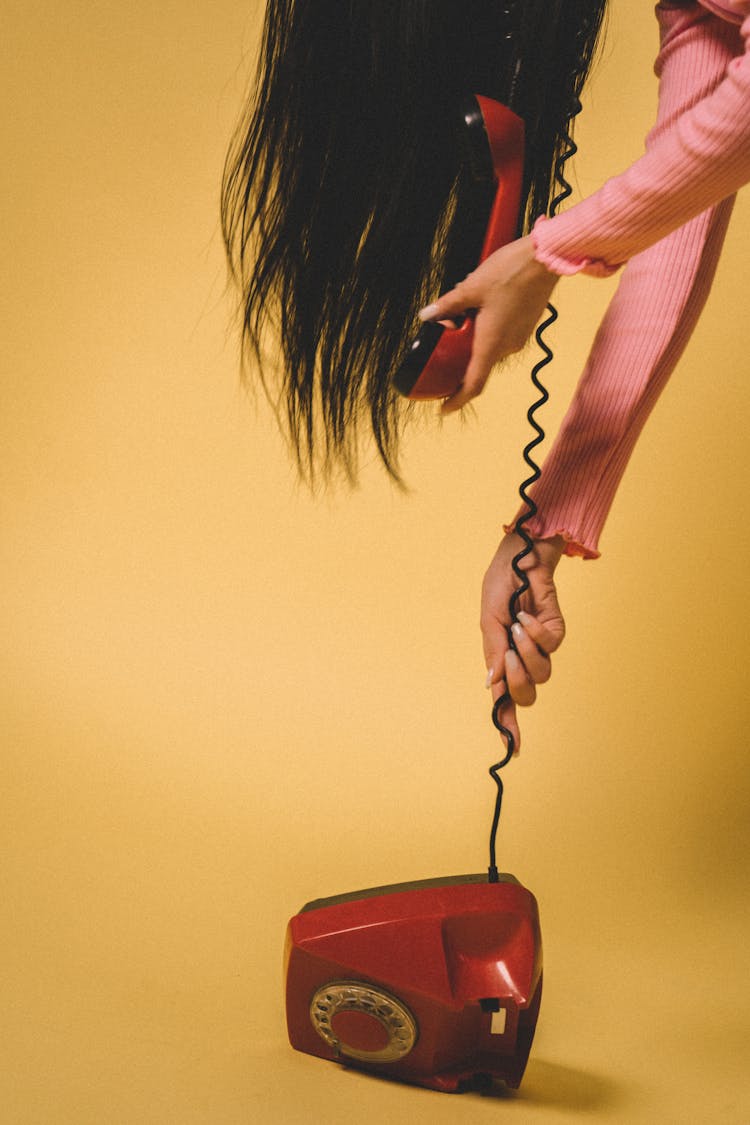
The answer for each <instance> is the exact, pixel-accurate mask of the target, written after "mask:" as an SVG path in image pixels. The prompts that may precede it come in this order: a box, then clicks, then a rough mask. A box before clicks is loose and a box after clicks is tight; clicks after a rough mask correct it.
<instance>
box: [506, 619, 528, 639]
mask: <svg viewBox="0 0 750 1125" xmlns="http://www.w3.org/2000/svg"><path fill="white" fill-rule="evenodd" d="M510 631H511V633H512V634H513V636H514V637H517V638H518V639H519V640H521V639H522V638H523V637H524V636H525V633H524V631H523V625H521V623H520V622H519V621H514V622H513V624H512V625H511V627H510Z"/></svg>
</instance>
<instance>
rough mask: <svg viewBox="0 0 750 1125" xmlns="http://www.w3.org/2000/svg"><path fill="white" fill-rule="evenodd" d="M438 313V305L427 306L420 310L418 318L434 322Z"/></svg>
mask: <svg viewBox="0 0 750 1125" xmlns="http://www.w3.org/2000/svg"><path fill="white" fill-rule="evenodd" d="M437 311H438V307H437V305H425V307H424V308H423V309H420V310H419V312H418V313H417V316H418V317H419V319H420V320H432V318H433V316H435V315H436V314H437Z"/></svg>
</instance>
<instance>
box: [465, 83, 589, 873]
mask: <svg viewBox="0 0 750 1125" xmlns="http://www.w3.org/2000/svg"><path fill="white" fill-rule="evenodd" d="M580 109H581V103H580V101H579V100H578V98H575V100H574V104H573V113H572V115H571V117H572V118H573V117H575V116H576V115H577V114H578V113H579V112H580ZM565 144H566V147H565V150H564V152H563V153H562V154H561V155H560V156H559V157H558V159H557V161H556V162H555V181H556V183H557V184H558V185H559V187H560V191H559V192H558V194H557V195H556V196H555V197H554V199H553V200H552V203H551V204H550V208H549V214H550V217H551V216H553V215H555V214H556V212H557V209H558V207H559V206H560V204H561V203H563V202H564V200H566V199H567V198H568V196H569V195H570V194H571V192H572V188H571V186H570V184H569V183H568V181H567V180H566V179H565V176H564V175H563V168H564V165H565V162H566V161H567V160H570V158H571V157H572V156H574V155H575V153H576V152H577V151H578V147H577V145H576V144H575V141H574V140H573V138H572V137H571V136H570V133H568V134H567V135H566V137H565ZM556 320H557V309H556V308H555V307H554V305H551V304H549V305H547V316H546V317H545V319H544V320H543V321H542V322H541V324H540V325H539V326H538V328H537V330H536V333H535V339H536V342H537V345H538V346H539V347H540V348H541V350H542V352H543V353H544V354H543V356H542V358H541V359H540V360H539V362H538V363H536V364H535V365H534V367H533V368H532V371H531V382H532V383H533V384H534V386H535V387H536V389H537V390H538V391H539V398H538V399H536V401H535V402H534V403H532V405H531V406H530V407H529V410H528V413H527V415H526V417H527V418H528V420H529V423H530V425H531V426H532V427H533V429H534V430H535V436H534V437H533V438H532V439H531V441H530V442H529V443H528V445H527V446H526V448H525V449H524V451H523V458H524V461H525V462H526V464H527V465H528V467H529V469H530V470H531V475H530V476H529V477H527V478H526V480H525V481H524V482H523V484H521V486H520V488H519V490H518V493H519V496H520V497H521V499H522V501H523V503H524V509H523V511H522V512H521V515H520V516H519V517H518V519H517V520H516V523H515V526H514V528H513V531H514V532H515V534H516V535H518V536H519V537H520V538H521V540H522V541H523V547H522V548H521V550H520V551H519V552H518V554H517V555H515V557H514V558H513V561H512V563H511V565H512V567H513V572H514V574H515V575H516V578H517V579H518V586H517V587H516V588H515V589H514V590H513V593H512V594H511V596H510V601H509V603H508V610H509V613H510V620H511V625H512V624H513V623H514V622H515V621H517V619H518V610H519V607H520V602H521V598H522V597H523V595H524V594H525V593H526V591H527V590H528V588H529V578H528V575H527V574H526V571H525V570H523V569H522V568H521V563H522V561H523V560H524V559H525V558H526V556H527V555H529V554H530V553H531V551H532V550H533V548H534V544H533V540H532V538H531V536H530V535H529V533H528V531H527V530H526V526H525V525H526V523H527V521H528V520H530V519H533V517H534V516H535V515H536V513H537V506H536V504H535V503H534V500H533V498H532V497H531V496H529V494H528V490H529V489H530V488H531V486H532V485H533V484H535V483H536V482H537V481H538V480H539V477H540V476H541V472H542V471H541V469H540V468H539V465H538V464H537V463H536V461H534V459H533V457H532V456H531V453H532V451H533V450H534V449H536V447H537V445H539V444H540V442H542V441H543V440H544V430H543V429H542V427H541V426H540V425H539V423H538V422H537V420H536V418H535V414H536V412H537V410H539V409H540V407H542V406H544V404H545V403H546V402H547V400H548V398H549V392H548V391H547V388H546V387H545V386H544V385H543V383H542V381H541V380H540V378H539V372H540V371H541V370H542V369H543V368H545V367H546V366H547V364H548V363H551V362H552V358H553V353H552V349H551V348H550V347H549V345H548V344H547V342H546V341H545V339H544V333H545V332H546V330H547V329H548V328H549V327H550V325H552V324H554V322H555V321H556ZM508 645H509V647H510V648H512V649H513V650H514V651H516V645H515V641H514V640H513V634H512V632H511V630H510V629H508ZM510 698H511V697H510V692H509V691H508V690H507V685H506V691H505V694H504V695H501V696H500V697H499V698H498V699H496V700H495V704H494V706H493V708H492V722H493V723H494V725H495V727H496V728H497V729H498V730H499V731H500V734H501V735H502V736H503V738H504V739H505V755H504V757H503V758H501V760H500V761H499V762H495V764H494V765H492V766H490V770H489V772H490V777H491V778H492V780H493V781H494V782H495V785H496V786H497V793H496V795H495V810H494V813H493V816H492V827H491V829H490V865H489V868H488V871H487V873H488V881H489V882H490V883H497V882H498V880H499V878H500V876H499V873H498V869H497V859H496V840H497V829H498V825H499V824H500V813H501V811H502V806H503V782H502V778H501V777H500V770H501V769H502V768H503V766H506V765H507V764H508V762H509V761H510V759H511V758H512V757H513V753H514V751H515V739H514V737H513V733H512V731H510V730H509V729H508V727H506V726H504V725H503V723H502V722H501V720H500V712H501V710H502V708H503V707H504V706H505V705H506V703H509V702H510Z"/></svg>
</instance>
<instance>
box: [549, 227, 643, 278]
mask: <svg viewBox="0 0 750 1125" xmlns="http://www.w3.org/2000/svg"><path fill="white" fill-rule="evenodd" d="M560 217H562V216H560ZM556 222H557V220H550V219H548V218H547V216H546V215H540V216H539V218H538V219H537V220H536V222H535V223H534V227H533V229H532V231H531V242H532V245H533V247H534V257H535V258H536V260H537V261H538V262H540V263H541V265H543V266H545V267H546V268H547V269H548V270H551V271H552V273H557V274H560V276H561V277H570V276H571V275H572V274H574V273H585V274H588V275H589V276H590V277H611V276H612V274H613V273H617V271H618V270H619V269H620V267H621V266H622V265H623V263H622V262H619V263H618V264H617V265H614V266H613V265H610V264H609V263H608V262H603V261H601V260H600V259H597V258H566V257H563V256H562V255H561V254H559V253H557V252H556V251H554V250H552V249H551V248H550V247H548V246H547V245H546V238H545V235H546V234H547V232H548V231H549V229H550V223H556Z"/></svg>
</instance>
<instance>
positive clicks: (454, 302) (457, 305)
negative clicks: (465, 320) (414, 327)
mask: <svg viewBox="0 0 750 1125" xmlns="http://www.w3.org/2000/svg"><path fill="white" fill-rule="evenodd" d="M475 302H476V294H474V293H473V291H472V290H471V288H470V287H469V286H468V285H467V284H466V282H465V281H460V282H459V283H458V285H456V286H455V287H454V288H453V289H450V290H449V291H448V292H447V293H443V295H442V296H441V297H438V299H437V300H436V301H433V303H432V304H431V305H425V307H424V308H423V309H420V310H419V312H418V313H417V316H418V317H419V319H420V320H444V319H446V318H449V317H451V316H456V315H458V314H460V313H465V312H466V310H467V309H471V308H473V307H474V304H475Z"/></svg>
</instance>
